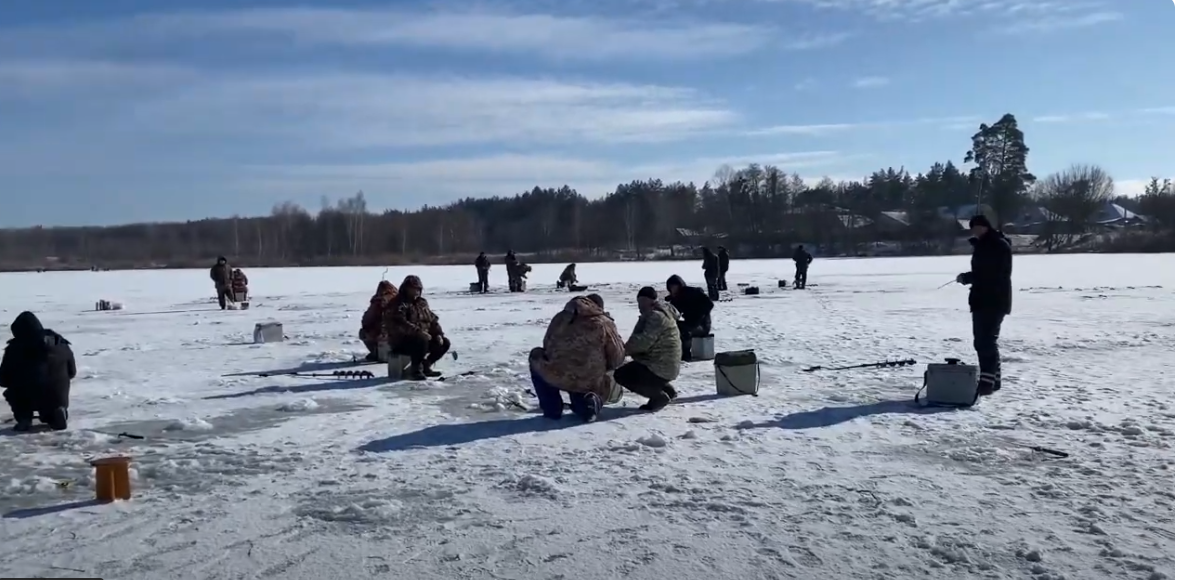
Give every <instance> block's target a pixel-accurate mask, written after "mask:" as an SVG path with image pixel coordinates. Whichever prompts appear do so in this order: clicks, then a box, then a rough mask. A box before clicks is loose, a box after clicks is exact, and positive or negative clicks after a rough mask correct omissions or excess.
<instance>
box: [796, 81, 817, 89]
mask: <svg viewBox="0 0 1178 580" xmlns="http://www.w3.org/2000/svg"><path fill="white" fill-rule="evenodd" d="M818 86H819V83H818V81H817V80H816V79H802V80H800V81H798V83H797V84H795V85H794V90H795V91H812V90H814V89H816V88H818Z"/></svg>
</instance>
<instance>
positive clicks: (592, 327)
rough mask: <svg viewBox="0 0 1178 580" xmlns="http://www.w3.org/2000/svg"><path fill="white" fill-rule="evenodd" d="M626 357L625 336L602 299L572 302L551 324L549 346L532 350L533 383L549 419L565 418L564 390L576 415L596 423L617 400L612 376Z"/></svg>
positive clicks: (546, 341) (546, 337)
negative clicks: (619, 333)
mask: <svg viewBox="0 0 1178 580" xmlns="http://www.w3.org/2000/svg"><path fill="white" fill-rule="evenodd" d="M625 357H626V355H625V346H624V345H623V343H622V337H621V336H619V335H618V327H617V326H616V325H615V324H614V321H613V319H612V318H610V316H609V314H607V313H606V312H605V308H604V301H603V300H602V299H601V297H600V296H598V295H596V294H591V295H589V296H578V297H576V298H573V299H572V300H569V301H568V303H567V304H565V306H564V309H562V310H561V311H560V312H559V313H557V315H556V316H555V317H553V318H552V322H551V323H549V324H548V331H547V332H546V333H545V334H544V346H543V347H539V348H534V349H532V352H531V355H530V356H529V361H530V363H531V371H532V385H533V387H534V389H535V392H536V398H537V399H539V401H540V409H541V410H542V411H543V412H544V416H545V417H548V418H550V419H559V418H560V416H561V414H562V413H563V410H564V402H563V400H562V399H561V395H560V393H561V391H564V392H566V393H568V394H569V403H570V405H569V406H570V407H571V408H572V410H573V412H574V413H575V414H577V415H578V416H580V417H581V418H582V419H583V420H585V421H586V422H591V421H594V420H596V419H597V413H598V412H600V411H601V407H602V405H603V404H604V402H605V401H609V400H611V399H613V398H614V397H613V396H612V395H613V392H614V390H615V386H614V384H615V383H614V381H613V379H612V378H610V376H609V375H608V374H606V373H608V372H609V371H612V370H614V369H616V368H618V367H619V366H621V364H622V361H623V360H624V359H625Z"/></svg>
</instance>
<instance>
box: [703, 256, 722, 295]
mask: <svg viewBox="0 0 1178 580" xmlns="http://www.w3.org/2000/svg"><path fill="white" fill-rule="evenodd" d="M702 250H703V253H704V263H703V265H701V266H700V267H701V268H703V271H704V282H705V284H706V285H707V287H708V298H711V299H712V300H719V299H720V286H719V278H720V259H719V258H717V257H716V254H714V253H713V252H712V249H711V248H708V247H707V246H704V247H703V248H702Z"/></svg>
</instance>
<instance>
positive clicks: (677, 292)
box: [667, 276, 715, 361]
mask: <svg viewBox="0 0 1178 580" xmlns="http://www.w3.org/2000/svg"><path fill="white" fill-rule="evenodd" d="M667 292H670V294H671V295H670V296H668V297H667V302H670V303H671V306H674V307H675V309H676V310H678V311H679V314H681V315H682V316H683V320H680V321H679V340H680V341H681V342H682V348H683V356H682V358H683V360H685V361H687V360H691V337H693V336H707V335H709V334H711V332H712V308H714V307H715V304H714V303H713V302H712V299H711V298H710V297H708V293H707V292H704V290H703V289H702V288H698V287H695V286H688V285H687V284H686V283H684V282H683V278H680V277H679V276H671V277H670V278H667Z"/></svg>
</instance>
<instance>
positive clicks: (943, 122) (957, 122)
mask: <svg viewBox="0 0 1178 580" xmlns="http://www.w3.org/2000/svg"><path fill="white" fill-rule="evenodd" d="M980 122H981V118H980V117H974V116H957V117H930V118H924V119H907V120H903V119H902V120H896V121H867V122H857V123H825V124H814V125H772V126H769V127H762V128H760V129H753V130H750V131H746V132H745V135H749V136H769V135H807V136H811V137H819V136H825V135H832V134H836V133H846V132H849V131H861V130H868V129H888V128H900V127H911V126H917V125H939V126H941V127H942V128H953V127H971V128H974V129H976V128H977V124H978V123H980Z"/></svg>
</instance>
